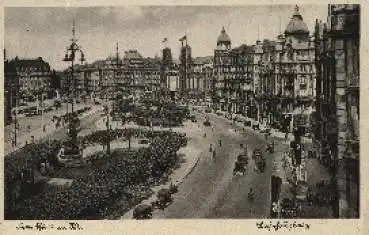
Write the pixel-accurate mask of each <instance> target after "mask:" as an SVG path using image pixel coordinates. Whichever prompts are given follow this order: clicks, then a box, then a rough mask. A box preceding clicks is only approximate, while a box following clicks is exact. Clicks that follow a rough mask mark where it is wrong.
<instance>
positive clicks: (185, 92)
mask: <svg viewBox="0 0 369 235" xmlns="http://www.w3.org/2000/svg"><path fill="white" fill-rule="evenodd" d="M182 43H183V42H182ZM179 76H180V88H179V89H180V93H181V95H182V96H191V97H192V96H194V95H196V92H195V81H194V76H193V59H192V48H191V47H190V45H188V44H187V39H186V44H185V45H182V47H181V51H180V56H179Z"/></svg>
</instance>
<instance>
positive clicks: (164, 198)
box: [151, 188, 173, 209]
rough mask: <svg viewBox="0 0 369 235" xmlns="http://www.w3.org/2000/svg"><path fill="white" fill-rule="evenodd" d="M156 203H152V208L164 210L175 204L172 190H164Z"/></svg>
mask: <svg viewBox="0 0 369 235" xmlns="http://www.w3.org/2000/svg"><path fill="white" fill-rule="evenodd" d="M156 198H157V199H156V201H154V202H152V204H151V205H152V207H158V208H160V209H164V208H165V207H166V206H168V205H169V204H170V203H172V202H173V198H172V192H171V189H168V188H162V189H160V190H159V191H158V192H157V194H156Z"/></svg>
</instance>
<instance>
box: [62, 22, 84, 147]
mask: <svg viewBox="0 0 369 235" xmlns="http://www.w3.org/2000/svg"><path fill="white" fill-rule="evenodd" d="M72 33H73V37H72V39H70V40H71V44H70V45H69V46H67V48H66V49H67V51H66V53H65V57H64V59H63V61H65V62H71V64H72V66H71V82H72V83H73V85H72V84H71V86H72V117H71V119H70V120H69V136H70V137H71V143H70V144H71V146H70V147H71V151H72V152H73V154H79V147H78V145H77V134H78V131H77V123H78V122H79V120H78V117H77V115H76V114H75V113H74V98H75V91H76V80H75V78H74V61H75V59H76V53H77V52H79V53H80V56H81V57H80V61H81V64H83V62H84V61H85V55H84V53H83V51H82V50H81V46H79V45H78V44H77V41H78V40H77V39H76V38H75V24H74V20H73V29H72ZM69 98H70V97H69ZM68 102H69V101H68ZM67 105H68V103H67Z"/></svg>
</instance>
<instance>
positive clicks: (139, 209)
mask: <svg viewBox="0 0 369 235" xmlns="http://www.w3.org/2000/svg"><path fill="white" fill-rule="evenodd" d="M152 211H153V208H152V206H151V205H147V204H140V205H138V206H136V207H135V209H134V210H133V218H134V219H137V220H139V219H151V218H152Z"/></svg>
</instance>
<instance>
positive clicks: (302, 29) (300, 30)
mask: <svg viewBox="0 0 369 235" xmlns="http://www.w3.org/2000/svg"><path fill="white" fill-rule="evenodd" d="M284 34H285V36H286V38H289V37H291V36H292V37H294V38H296V39H298V40H299V41H301V40H304V41H306V40H308V39H309V29H308V27H307V25H306V23H305V22H304V20H303V18H302V16H301V14H300V10H299V7H298V6H297V5H296V6H295V12H294V13H293V16H292V18H291V20H290V22H289V23H288V25H287V27H286V30H285V31H284Z"/></svg>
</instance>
